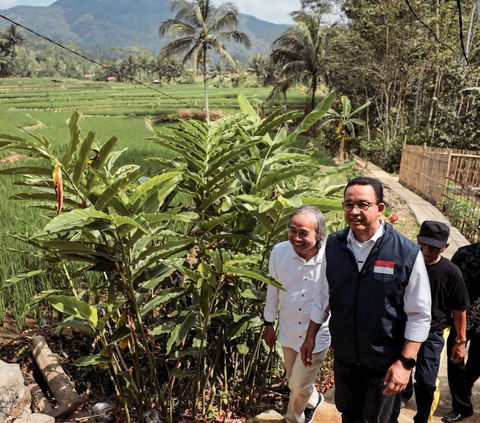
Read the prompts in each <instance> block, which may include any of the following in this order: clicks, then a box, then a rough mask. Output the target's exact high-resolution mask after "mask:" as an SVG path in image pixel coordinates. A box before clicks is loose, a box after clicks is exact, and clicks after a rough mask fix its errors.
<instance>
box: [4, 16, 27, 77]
mask: <svg viewBox="0 0 480 423" xmlns="http://www.w3.org/2000/svg"><path fill="white" fill-rule="evenodd" d="M0 38H1V39H3V40H4V43H3V44H4V46H5V49H6V50H10V51H11V55H12V67H13V73H14V74H15V73H16V70H15V58H16V57H17V52H16V47H17V46H21V45H22V44H25V43H26V42H27V37H26V36H25V34H24V33H23V32H22V31H20V30H19V29H17V26H16V25H14V24H11V25H10V26H9V27H8V28H7V29H5V31H3V32H0Z"/></svg>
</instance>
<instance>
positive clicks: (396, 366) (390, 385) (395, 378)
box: [383, 360, 411, 395]
mask: <svg viewBox="0 0 480 423" xmlns="http://www.w3.org/2000/svg"><path fill="white" fill-rule="evenodd" d="M410 372H411V370H407V369H406V368H405V367H404V366H403V363H402V362H401V361H400V360H397V361H395V363H393V364H392V365H391V366H390V368H389V369H388V370H387V374H386V375H385V379H384V381H383V384H384V385H385V389H384V390H383V393H384V394H385V395H396V394H398V393H399V392H401V391H404V390H405V388H406V387H407V385H408V381H409V379H410Z"/></svg>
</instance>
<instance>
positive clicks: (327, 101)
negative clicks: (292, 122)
mask: <svg viewBox="0 0 480 423" xmlns="http://www.w3.org/2000/svg"><path fill="white" fill-rule="evenodd" d="M333 100H335V93H333V92H332V93H330V94H329V95H327V96H325V97H324V98H323V99H322V100H321V101H320V103H318V104H317V106H316V107H315V109H313V110H312V111H311V112H310V113H309V114H308V115H307V116H306V117H305V119H304V120H303V121H302V122H301V123H300V125H298V126H297V128H296V129H295V131H293V132H292V133H291V134H290V135H289V139H290V140H291V141H294V140H296V139H297V137H298V136H299V135H300V134H301V133H302V132H305V131H307V130H308V129H310V127H311V126H312V125H313V124H315V123H316V122H317V121H318V120H319V119H320V118H322V117H323V116H324V115H325V114H326V113H327V112H328V109H329V108H330V106H331V105H332V103H333Z"/></svg>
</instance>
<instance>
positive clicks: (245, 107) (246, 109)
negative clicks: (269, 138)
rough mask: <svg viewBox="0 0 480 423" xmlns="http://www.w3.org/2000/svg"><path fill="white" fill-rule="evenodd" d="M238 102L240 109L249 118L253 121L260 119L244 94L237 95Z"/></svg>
mask: <svg viewBox="0 0 480 423" xmlns="http://www.w3.org/2000/svg"><path fill="white" fill-rule="evenodd" d="M238 104H239V105H240V110H241V111H242V112H243V113H245V114H246V115H247V116H248V118H249V119H251V120H252V121H253V122H254V123H257V122H258V121H259V120H260V118H259V116H258V113H257V112H256V110H255V109H254V108H253V106H252V105H251V104H250V102H249V101H248V100H247V97H245V95H244V94H239V95H238Z"/></svg>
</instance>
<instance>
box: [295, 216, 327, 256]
mask: <svg viewBox="0 0 480 423" xmlns="http://www.w3.org/2000/svg"><path fill="white" fill-rule="evenodd" d="M316 228H317V222H316V219H315V216H314V215H313V214H312V213H308V212H306V213H299V214H297V215H295V216H293V217H292V219H291V220H290V225H289V227H288V240H289V241H290V244H292V246H293V249H294V251H295V252H296V253H297V254H298V255H299V256H300V257H302V258H303V259H305V260H307V261H308V260H310V259H311V258H312V257H313V256H314V255H315V254H317V252H318V248H317V241H319V240H320V235H317V233H316V231H315V230H316Z"/></svg>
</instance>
